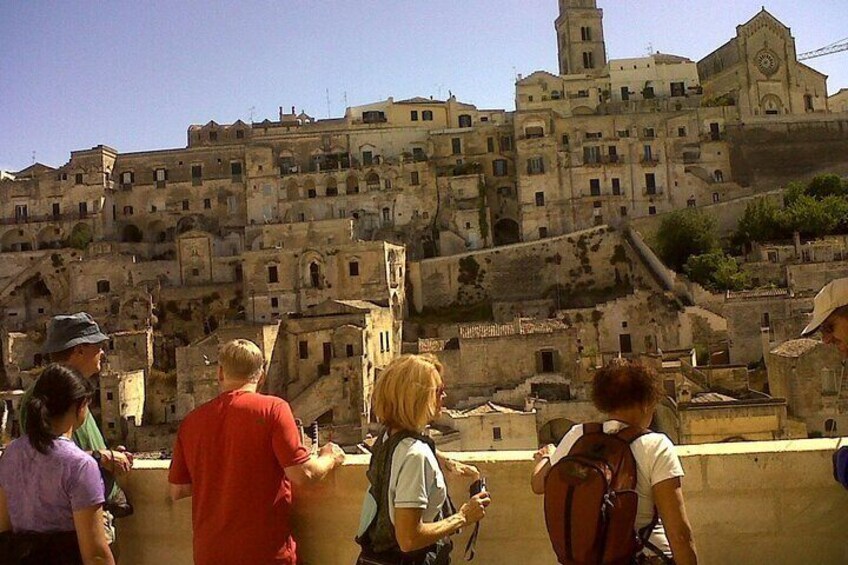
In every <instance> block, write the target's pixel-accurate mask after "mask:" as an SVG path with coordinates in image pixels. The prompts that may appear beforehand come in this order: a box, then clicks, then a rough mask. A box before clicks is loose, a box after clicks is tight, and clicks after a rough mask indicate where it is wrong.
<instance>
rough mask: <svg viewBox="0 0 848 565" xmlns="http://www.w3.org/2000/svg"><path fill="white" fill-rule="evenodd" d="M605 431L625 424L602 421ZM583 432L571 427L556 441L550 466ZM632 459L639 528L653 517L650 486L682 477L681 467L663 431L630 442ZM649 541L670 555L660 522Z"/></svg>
mask: <svg viewBox="0 0 848 565" xmlns="http://www.w3.org/2000/svg"><path fill="white" fill-rule="evenodd" d="M603 426H604V433H607V434H614V433H617V432H619V431H621V430H622V429H624V428H626V427H627V424H625V423H624V422H620V421H618V420H607V421H606V422H604V424H603ZM582 435H583V424H577V425H575V426H572V428H571V429H570V430H568V433H566V434H565V436H564V437H563V438H562V441H560V442H559V445H558V446H557V448H556V450H555V451H554V454H553V455H552V456H551V466H553V465H555V464H556V463H557V462H559V460H560V459H562V458H563V457H565V456H566V455H568V452H569V451H570V450H571V448H572V446H574V444H575V443H577V440H578V439H579V438H580V437H581V436H582ZM630 447H631V449H632V451H633V459H635V460H636V494H637V495H638V496H639V502H638V504H637V507H636V508H637V509H636V529H637V530H640V529H642V528H644V527H645V526H647V525H648V524H650V523H651V520H652V519H653V516H654V493H653V490H652V487H653V486H654V485H656V484H658V483H661V482H663V481H665V480H668V479H672V478H675V477H682V476H683V466H682V465H681V464H680V459H679V458H678V457H677V454H676V453H675V451H674V444H673V443H671V440H670V439H668V437H667V436H666V435H665V434H660V433H657V432H651V433H648V434H645V435H643V436H641V437H639V438H637V439H636V440H634V441H633V443H631V444H630ZM650 541H651V543H652V544H654V545H655V546H657V548H659V549H660V550H662V551H663V552H665V553H667V554H669V555H670V554H671V549H670V547H669V545H668V539H667V538H666V535H665V529H664V528H663V526H662V522H661V521H660V522H657V525H656V527H655V528H654V531H653V532H652V533H651V537H650Z"/></svg>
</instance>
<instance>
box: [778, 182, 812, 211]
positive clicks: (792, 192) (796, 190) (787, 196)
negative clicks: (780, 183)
mask: <svg viewBox="0 0 848 565" xmlns="http://www.w3.org/2000/svg"><path fill="white" fill-rule="evenodd" d="M805 194H807V185H805V184H804V183H801V182H798V181H792V182H790V183H788V184H787V185H786V190H784V191H783V204H785V205H786V206H792V204H794V203H795V201H796V200H798V198H800V197H801V196H804V195H805Z"/></svg>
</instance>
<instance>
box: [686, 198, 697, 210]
mask: <svg viewBox="0 0 848 565" xmlns="http://www.w3.org/2000/svg"><path fill="white" fill-rule="evenodd" d="M696 205H697V203H696V202H695V199H694V198H690V199H689V200H687V201H686V207H687V208H694V207H695V206H696Z"/></svg>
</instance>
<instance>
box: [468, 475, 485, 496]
mask: <svg viewBox="0 0 848 565" xmlns="http://www.w3.org/2000/svg"><path fill="white" fill-rule="evenodd" d="M487 491H488V489H487V488H486V477H480V478H479V479H478V480H476V481H474V482H473V483H471V486H470V487H468V495H469V496H475V495H477V494H480V493H481V492H487Z"/></svg>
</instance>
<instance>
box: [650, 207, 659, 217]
mask: <svg viewBox="0 0 848 565" xmlns="http://www.w3.org/2000/svg"><path fill="white" fill-rule="evenodd" d="M656 213H657V207H656V206H648V215H649V216H653V215H655V214H656Z"/></svg>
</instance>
